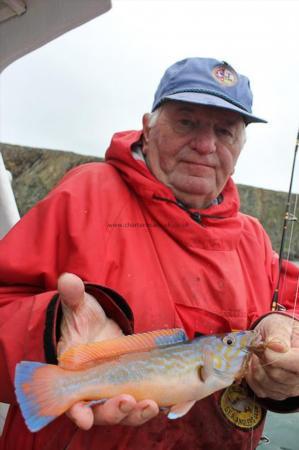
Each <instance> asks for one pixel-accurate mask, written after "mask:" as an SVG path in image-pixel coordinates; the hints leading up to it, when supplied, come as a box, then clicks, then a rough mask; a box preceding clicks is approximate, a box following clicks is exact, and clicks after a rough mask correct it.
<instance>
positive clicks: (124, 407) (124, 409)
mask: <svg viewBox="0 0 299 450" xmlns="http://www.w3.org/2000/svg"><path fill="white" fill-rule="evenodd" d="M119 409H120V410H121V412H122V413H124V414H126V413H128V412H130V411H132V409H133V406H132V405H131V403H129V402H120V404H119Z"/></svg>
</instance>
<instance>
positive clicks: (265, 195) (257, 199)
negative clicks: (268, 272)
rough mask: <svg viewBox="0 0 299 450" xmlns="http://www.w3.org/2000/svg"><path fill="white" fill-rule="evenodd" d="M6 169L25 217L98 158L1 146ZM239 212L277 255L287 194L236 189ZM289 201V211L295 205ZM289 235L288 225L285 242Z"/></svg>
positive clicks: (298, 240)
mask: <svg viewBox="0 0 299 450" xmlns="http://www.w3.org/2000/svg"><path fill="white" fill-rule="evenodd" d="M0 150H1V152H2V155H3V159H4V162H5V165H6V168H7V169H8V170H10V171H11V173H12V175H13V190H14V193H15V197H16V201H17V204H18V207H19V211H20V214H21V215H23V214H25V213H26V212H27V211H28V210H29V209H30V208H31V207H32V206H33V205H34V204H35V203H36V202H37V201H38V200H40V199H41V198H43V197H44V196H45V195H46V194H47V193H48V192H49V190H50V189H52V187H53V186H55V184H56V183H57V182H58V181H59V180H60V179H61V177H62V176H63V175H64V174H65V172H67V171H68V170H70V169H71V168H72V167H74V166H77V165H79V164H84V163H87V162H91V161H99V162H101V161H102V159H101V158H96V157H93V156H84V155H79V154H75V153H71V152H64V151H54V150H45V149H37V148H29V147H20V146H17V145H8V144H0ZM238 188H239V192H240V197H241V205H242V208H241V209H242V211H243V212H244V213H246V214H250V215H252V216H255V217H257V218H258V219H259V220H260V221H261V223H262V224H263V226H264V227H265V229H266V230H267V232H268V233H269V235H270V237H271V240H272V243H273V246H274V248H275V249H276V250H277V251H278V250H279V246H280V240H281V233H282V226H283V217H284V212H285V205H286V200H287V194H286V193H285V192H276V191H270V190H267V189H260V188H255V187H251V186H245V185H238ZM294 197H295V196H293V198H292V208H291V210H293V204H294V201H295V198H294ZM291 231H292V223H289V226H288V233H287V242H286V246H285V249H286V252H287V249H288V239H289V237H290V234H291ZM290 257H291V259H299V226H298V222H293V237H292V248H291V250H290Z"/></svg>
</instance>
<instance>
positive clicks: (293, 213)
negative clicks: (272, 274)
mask: <svg viewBox="0 0 299 450" xmlns="http://www.w3.org/2000/svg"><path fill="white" fill-rule="evenodd" d="M297 200H298V194H296V196H295V203H294V209H293V212H292V214H291V216H292V218H291V219H289V220H291V221H292V225H291V229H290V238H289V245H288V251H287V257H286V261H287V262H289V261H290V254H291V246H292V242H293V233H294V226H295V222H296V221H297V218H296V211H297ZM287 271H288V269H287V266H286V267H285V270H284V276H283V281H282V288H281V291H282V293H281V298H283V297H284V291H285V289H286V284H287V283H286V277H287ZM298 280H299V275H298Z"/></svg>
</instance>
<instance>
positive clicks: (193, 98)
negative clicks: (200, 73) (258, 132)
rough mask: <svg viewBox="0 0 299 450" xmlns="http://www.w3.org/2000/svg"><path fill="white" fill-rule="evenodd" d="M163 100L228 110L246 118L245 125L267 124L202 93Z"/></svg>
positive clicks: (182, 94) (219, 99)
mask: <svg viewBox="0 0 299 450" xmlns="http://www.w3.org/2000/svg"><path fill="white" fill-rule="evenodd" d="M165 100H176V101H180V102H188V103H195V104H197V105H204V106H214V107H216V108H223V109H228V110H230V111H235V112H238V113H240V114H241V115H242V116H244V117H245V118H246V123H251V122H257V123H258V122H260V123H267V121H266V120H264V119H260V118H259V117H256V116H253V115H252V114H250V113H248V112H247V111H244V109H242V108H239V107H238V106H235V105H234V104H232V103H230V102H228V101H226V100H224V99H223V98H220V97H217V96H216V95H211V94H205V93H203V92H179V93H176V94H171V95H167V96H165V97H163V100H162V101H165Z"/></svg>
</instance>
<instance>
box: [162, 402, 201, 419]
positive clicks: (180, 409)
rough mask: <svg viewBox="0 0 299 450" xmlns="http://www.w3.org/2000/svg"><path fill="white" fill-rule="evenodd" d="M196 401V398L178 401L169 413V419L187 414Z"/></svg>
mask: <svg viewBox="0 0 299 450" xmlns="http://www.w3.org/2000/svg"><path fill="white" fill-rule="evenodd" d="M195 402H196V400H191V401H189V402H184V403H178V404H177V405H173V406H172V407H171V408H170V411H169V413H168V414H167V417H168V419H172V420H173V419H179V418H180V417H183V416H184V415H185V414H187V412H189V411H190V409H191V408H192V406H193V405H194V403H195Z"/></svg>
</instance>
